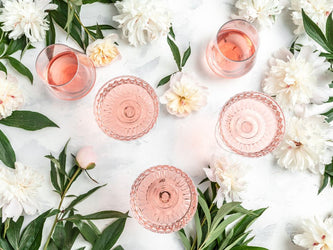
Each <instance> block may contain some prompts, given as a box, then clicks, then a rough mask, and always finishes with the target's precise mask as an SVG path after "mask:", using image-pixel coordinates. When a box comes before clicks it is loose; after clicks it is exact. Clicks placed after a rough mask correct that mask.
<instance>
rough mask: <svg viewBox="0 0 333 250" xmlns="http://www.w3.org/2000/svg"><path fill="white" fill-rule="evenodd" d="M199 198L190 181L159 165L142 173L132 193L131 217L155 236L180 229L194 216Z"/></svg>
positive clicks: (185, 175)
mask: <svg viewBox="0 0 333 250" xmlns="http://www.w3.org/2000/svg"><path fill="white" fill-rule="evenodd" d="M197 203H198V197H197V192H196V188H195V185H194V184H193V182H192V180H191V179H190V178H189V177H188V175H187V174H185V173H184V172H183V171H181V170H180V169H178V168H175V167H172V166H167V165H160V166H156V167H152V168H149V169H147V170H146V171H144V172H143V173H142V174H141V175H140V176H139V177H138V178H137V179H136V180H135V182H134V184H133V186H132V191H131V210H132V212H133V216H134V217H135V218H136V219H137V220H138V221H139V223H140V224H141V225H143V226H144V227H145V228H146V229H149V230H151V231H153V232H157V233H171V232H174V231H178V230H180V229H181V228H183V227H184V226H185V225H186V224H187V223H188V222H189V221H190V220H191V218H192V217H193V215H194V214H195V211H196V208H197Z"/></svg>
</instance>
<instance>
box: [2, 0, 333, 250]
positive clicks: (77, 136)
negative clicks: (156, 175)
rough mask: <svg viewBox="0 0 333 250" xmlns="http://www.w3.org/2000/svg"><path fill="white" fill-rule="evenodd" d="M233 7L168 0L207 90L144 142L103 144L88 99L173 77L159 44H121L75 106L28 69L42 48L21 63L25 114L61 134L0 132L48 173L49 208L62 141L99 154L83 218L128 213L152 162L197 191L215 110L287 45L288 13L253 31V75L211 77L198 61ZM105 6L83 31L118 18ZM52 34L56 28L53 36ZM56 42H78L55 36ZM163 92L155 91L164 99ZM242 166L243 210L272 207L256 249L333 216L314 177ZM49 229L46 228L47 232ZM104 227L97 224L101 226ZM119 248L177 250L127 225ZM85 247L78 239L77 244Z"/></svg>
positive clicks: (95, 9)
mask: <svg viewBox="0 0 333 250" xmlns="http://www.w3.org/2000/svg"><path fill="white" fill-rule="evenodd" d="M232 3H233V0H229V1H227V0H224V1H221V0H210V1H207V0H205V1H204V0H182V1H176V0H170V1H169V4H170V8H171V10H172V11H173V16H174V21H173V23H174V30H175V33H176V37H177V42H178V44H180V45H181V48H182V49H183V50H184V49H186V47H187V46H188V42H189V41H190V43H191V47H192V56H191V57H190V59H189V61H188V64H187V65H186V71H190V72H193V74H195V76H196V77H197V79H198V81H199V82H201V83H202V84H203V85H205V86H207V87H208V88H209V101H208V105H207V106H206V107H204V108H203V109H202V110H200V111H199V112H197V113H194V114H192V115H191V116H189V117H188V118H185V119H179V118H176V117H174V116H171V115H169V114H168V113H167V112H166V110H165V107H163V106H162V107H161V109H160V115H159V118H158V121H157V124H156V125H155V127H154V128H153V130H152V131H151V132H150V133H149V134H148V135H146V136H145V137H143V138H141V139H139V140H136V141H133V142H122V141H116V140H114V139H112V138H109V137H107V136H106V135H105V134H103V132H102V131H101V130H100V129H99V128H98V126H97V124H96V122H95V119H94V115H93V101H94V97H95V95H96V93H97V91H98V89H99V88H100V87H101V86H102V85H103V84H104V83H105V82H106V81H107V80H109V79H111V78H113V77H115V76H119V75H124V74H131V75H136V76H138V77H141V78H143V79H144V80H146V81H148V82H149V83H150V84H151V85H152V86H154V87H155V86H156V85H157V83H158V81H159V80H160V79H161V78H162V77H163V76H165V75H167V74H169V73H171V72H173V71H174V70H175V63H174V61H173V58H172V55H171V52H170V50H169V48H168V45H167V43H166V39H165V38H162V39H160V40H158V41H156V42H154V43H153V44H151V45H147V46H143V47H139V48H133V47H130V46H128V45H127V43H126V41H121V42H120V50H121V54H122V60H121V61H118V62H116V63H114V64H113V65H111V66H108V67H105V68H99V69H98V70H97V81H96V84H95V87H94V88H93V90H92V91H91V93H90V94H89V95H88V96H86V97H85V98H83V99H82V100H79V101H75V102H66V101H61V100H58V99H56V98H54V97H53V96H52V95H51V94H49V92H48V91H47V90H46V88H45V87H44V86H43V84H42V83H41V82H40V81H39V80H38V79H37V75H36V72H35V69H34V62H35V59H36V56H37V54H38V52H39V51H40V49H42V47H43V44H37V45H36V47H37V48H36V49H35V50H30V51H28V52H27V53H26V54H25V56H24V58H23V62H24V63H25V64H26V65H27V66H28V67H29V68H30V69H31V70H32V71H33V72H34V76H35V81H34V85H33V86H30V84H29V83H28V81H27V80H26V79H24V78H20V85H21V87H22V88H23V89H24V92H25V96H26V105H25V107H24V108H25V109H28V110H34V111H39V112H41V113H44V114H46V115H47V116H49V117H50V118H51V119H52V120H53V121H55V122H56V123H57V124H58V125H59V126H60V127H61V128H60V129H54V128H50V129H44V130H41V131H37V132H26V131H23V130H19V129H15V128H8V127H3V126H1V129H2V130H3V131H4V132H5V133H6V134H7V135H8V137H9V138H10V141H11V142H12V145H13V147H14V149H15V151H16V154H17V159H18V160H19V161H21V162H24V163H25V164H27V165H29V166H32V167H34V168H36V169H38V170H40V172H41V173H42V174H44V175H45V179H46V185H45V190H44V197H46V198H47V201H48V203H49V205H50V206H55V205H56V204H57V202H58V197H57V196H56V195H55V194H54V193H52V192H51V186H50V185H49V163H48V160H47V159H45V158H43V156H44V155H46V154H48V153H49V152H52V153H54V154H57V153H58V152H59V151H60V150H61V148H62V147H63V145H64V143H65V142H66V140H67V139H68V138H71V143H70V147H69V149H70V150H71V151H72V152H76V151H77V150H78V149H79V147H80V146H83V145H93V146H94V147H95V149H96V151H97V154H98V164H97V167H96V168H95V169H94V170H92V171H91V172H90V173H91V175H92V176H94V178H96V179H97V180H98V181H99V182H100V183H107V184H108V185H107V186H106V187H104V188H103V189H101V190H100V191H98V192H97V193H96V194H95V195H93V196H92V197H91V198H90V199H88V200H86V201H85V202H83V203H82V205H81V206H80V207H79V208H80V212H81V213H83V214H85V213H89V212H94V211H97V210H105V209H114V210H120V211H123V212H125V211H127V210H129V193H130V188H131V185H132V183H133V181H134V180H135V178H136V177H137V176H138V175H139V174H140V173H141V172H142V171H144V170H145V169H147V168H149V167H151V166H154V165H157V164H170V165H174V166H176V167H178V168H180V169H182V170H184V171H185V172H187V173H188V174H189V175H190V176H191V177H192V178H193V180H194V181H195V182H196V183H198V182H199V181H200V180H201V179H202V178H204V172H203V170H202V169H203V168H204V167H206V166H207V164H208V161H209V159H210V157H211V155H212V153H214V152H215V151H216V150H218V146H217V144H216V141H215V135H214V131H215V124H216V121H217V116H218V113H219V110H220V108H221V107H222V105H223V104H224V103H225V102H226V101H227V99H228V98H229V97H231V96H232V95H234V94H236V93H238V92H241V91H245V90H259V89H260V82H261V81H262V79H263V76H264V72H265V69H266V68H267V60H268V58H269V57H270V55H271V54H272V53H273V52H274V51H276V50H277V49H279V48H280V47H282V46H289V45H290V43H291V41H292V39H293V34H292V29H293V28H292V23H291V19H290V18H289V13H288V12H286V11H285V12H284V14H283V15H282V16H281V17H280V18H279V19H278V21H277V23H276V24H275V25H274V26H273V27H272V28H271V29H268V30H263V31H261V32H260V39H261V43H260V49H259V52H258V55H257V62H256V65H255V66H254V68H253V69H252V70H251V71H250V72H249V73H248V74H247V75H245V76H243V77H241V78H239V79H234V80H226V79H221V78H218V77H216V76H214V75H212V74H211V73H210V72H209V71H208V69H207V66H206V63H205V60H204V51H205V47H206V45H207V43H208V42H209V40H210V39H211V38H213V37H214V36H215V34H216V32H217V30H218V28H219V27H220V26H221V25H222V24H223V23H224V22H226V21H227V20H229V18H230V13H231V11H232ZM115 12H116V11H115V9H114V7H113V6H112V5H102V4H93V5H89V6H85V7H83V11H82V19H83V21H84V23H85V24H87V25H94V24H95V22H96V20H97V21H98V22H100V23H102V22H108V23H110V22H111V17H112V15H113V14H114V13H115ZM58 31H59V30H58ZM58 34H61V35H58V37H57V42H59V43H66V44H69V45H70V46H74V47H76V46H75V44H74V43H73V42H72V41H70V40H68V41H66V39H65V37H66V36H65V34H63V33H62V32H61V31H59V32H58ZM164 90H165V88H159V89H157V90H156V91H157V94H158V95H161V94H162V93H163V92H164ZM241 160H242V161H243V162H244V164H246V165H247V166H248V177H247V179H248V188H247V191H246V193H245V195H244V203H243V205H244V206H245V207H246V208H251V209H256V208H260V207H269V208H268V210H267V211H266V212H265V213H264V214H263V216H262V217H260V218H259V219H258V221H257V222H256V223H255V224H254V225H253V227H252V228H253V233H254V234H255V235H256V238H255V240H254V241H253V244H255V245H259V246H263V247H266V248H269V249H271V250H285V249H286V250H297V249H299V248H298V247H296V246H294V245H293V243H292V242H291V240H290V237H291V236H290V235H291V234H292V233H293V232H295V231H297V230H298V228H299V226H300V222H301V219H303V218H306V217H311V216H313V215H315V214H319V215H328V214H329V213H330V212H333V203H332V196H333V189H326V190H325V191H323V192H322V194H321V195H319V196H317V190H318V186H319V177H318V176H315V175H312V174H310V173H291V172H288V171H286V170H283V169H281V168H279V167H278V166H276V163H275V161H274V159H273V157H272V156H271V155H268V156H265V157H263V158H260V159H246V158H242V159H241ZM93 186H94V183H92V182H91V181H90V180H89V179H88V178H87V177H85V176H84V175H82V176H81V177H80V179H79V181H77V182H76V183H75V184H74V186H73V188H72V190H71V193H74V194H78V193H79V192H81V193H82V192H86V191H87V190H88V189H90V188H92V187H93ZM49 223H50V222H48V224H47V226H46V229H45V230H46V231H48V230H49V228H50V225H49ZM108 223H109V221H99V222H98V223H97V224H98V226H99V227H100V228H103V227H104V226H105V225H107V224H108ZM119 243H120V244H121V245H122V246H123V247H124V248H125V249H128V250H156V249H158V250H178V249H182V244H181V242H180V240H179V239H178V236H177V234H168V235H160V234H155V233H152V232H150V231H147V230H145V229H144V228H143V227H141V226H140V225H139V224H138V223H137V222H136V221H135V220H134V219H129V220H128V222H127V224H126V228H125V231H124V233H123V234H122V236H121V237H120V240H119ZM81 245H84V241H82V240H80V241H78V243H77V244H76V246H81Z"/></svg>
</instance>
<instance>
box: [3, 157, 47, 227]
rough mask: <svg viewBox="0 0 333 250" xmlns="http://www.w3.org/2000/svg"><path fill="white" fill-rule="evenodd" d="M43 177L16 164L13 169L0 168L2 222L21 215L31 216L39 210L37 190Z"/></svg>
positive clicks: (30, 169)
mask: <svg viewBox="0 0 333 250" xmlns="http://www.w3.org/2000/svg"><path fill="white" fill-rule="evenodd" d="M42 180H43V176H41V175H40V174H39V173H38V172H36V171H35V170H33V169H32V168H29V167H27V166H24V165H23V164H22V163H19V162H16V163H15V169H9V168H7V167H4V166H0V208H1V209H2V221H3V222H4V221H5V220H6V219H7V218H13V220H14V221H16V220H17V219H18V218H19V217H20V216H21V215H24V214H26V215H33V214H35V213H37V212H38V210H39V202H40V197H39V195H38V194H39V188H40V187H41V183H42Z"/></svg>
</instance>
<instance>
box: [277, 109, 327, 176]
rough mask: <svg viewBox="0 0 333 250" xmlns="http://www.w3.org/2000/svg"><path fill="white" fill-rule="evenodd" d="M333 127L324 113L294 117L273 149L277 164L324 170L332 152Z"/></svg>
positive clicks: (285, 166) (288, 167)
mask: <svg viewBox="0 0 333 250" xmlns="http://www.w3.org/2000/svg"><path fill="white" fill-rule="evenodd" d="M332 132H333V131H332V127H331V126H330V124H328V123H327V122H326V120H325V117H324V116H321V115H315V116H310V117H304V118H299V117H292V118H291V119H290V120H289V121H288V125H287V130H286V134H285V137H284V139H283V141H282V142H281V144H280V145H279V147H278V148H277V149H276V150H275V151H274V155H275V157H276V158H277V159H278V164H279V165H280V166H281V167H284V168H287V169H291V170H309V171H311V172H313V173H321V174H323V173H324V170H325V165H326V164H329V163H331V161H332V156H333V144H332V142H331V139H330V138H332Z"/></svg>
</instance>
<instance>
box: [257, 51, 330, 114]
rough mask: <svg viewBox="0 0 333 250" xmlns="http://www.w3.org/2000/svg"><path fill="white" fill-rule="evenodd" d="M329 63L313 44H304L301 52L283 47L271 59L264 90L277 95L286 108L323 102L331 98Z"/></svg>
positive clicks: (278, 100)
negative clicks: (294, 53)
mask: <svg viewBox="0 0 333 250" xmlns="http://www.w3.org/2000/svg"><path fill="white" fill-rule="evenodd" d="M329 66H330V64H329V63H328V62H326V61H325V58H324V57H320V56H319V52H318V51H317V52H313V50H312V48H311V47H308V46H303V47H302V49H301V51H300V53H299V54H298V55H297V56H294V55H293V54H292V53H291V52H289V51H288V50H287V49H281V50H280V51H279V53H278V54H277V55H276V56H275V57H273V58H272V59H271V60H270V69H269V70H268V72H267V73H266V78H265V79H264V81H263V91H264V92H265V93H267V94H269V95H271V96H275V98H276V101H277V102H278V103H279V104H280V105H281V107H282V108H284V109H285V110H288V109H292V108H294V106H295V105H303V104H309V103H315V104H321V103H323V102H325V101H327V100H328V98H329V84H330V83H331V81H332V77H333V75H332V72H330V71H329V70H328V68H329Z"/></svg>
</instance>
